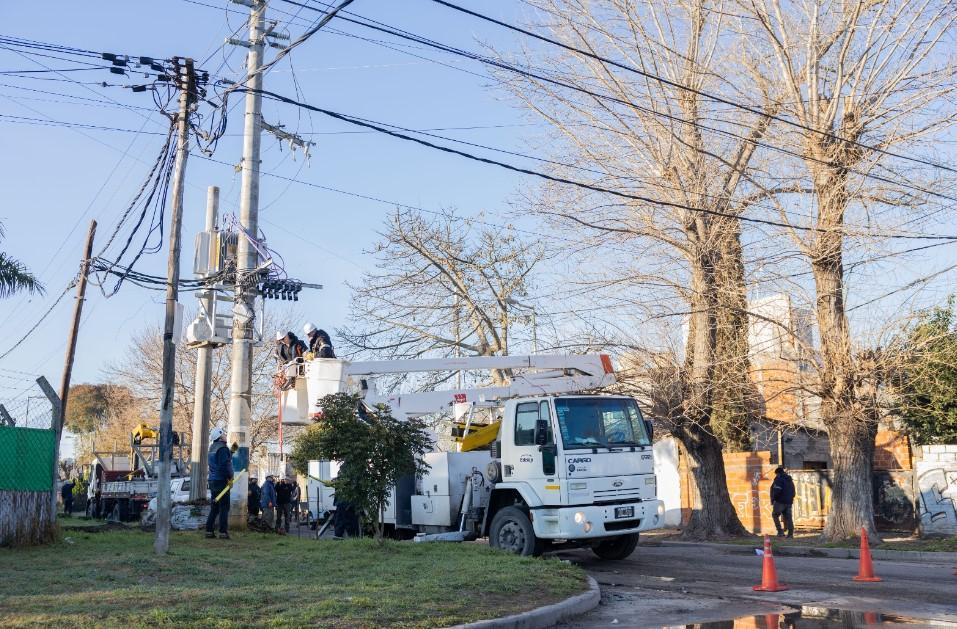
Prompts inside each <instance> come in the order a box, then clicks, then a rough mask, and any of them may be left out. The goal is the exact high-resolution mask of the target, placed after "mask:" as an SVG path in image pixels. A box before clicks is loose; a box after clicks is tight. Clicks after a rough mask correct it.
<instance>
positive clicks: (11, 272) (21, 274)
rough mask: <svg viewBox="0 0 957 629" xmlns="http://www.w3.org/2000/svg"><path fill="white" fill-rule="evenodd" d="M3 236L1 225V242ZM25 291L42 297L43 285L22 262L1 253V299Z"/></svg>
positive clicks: (1, 226)
mask: <svg viewBox="0 0 957 629" xmlns="http://www.w3.org/2000/svg"><path fill="white" fill-rule="evenodd" d="M3 236H4V230H3V224H0V240H2V239H3ZM24 290H25V291H27V292H28V293H31V294H34V295H37V294H39V295H42V294H43V284H41V283H40V280H38V279H37V278H36V276H34V275H33V274H32V273H30V271H29V270H27V267H25V266H24V265H23V263H22V262H19V261H18V260H14V259H13V258H11V257H10V256H8V255H7V254H5V253H3V252H2V251H0V299H4V298H6V297H10V296H11V295H13V294H15V293H19V292H20V291H24Z"/></svg>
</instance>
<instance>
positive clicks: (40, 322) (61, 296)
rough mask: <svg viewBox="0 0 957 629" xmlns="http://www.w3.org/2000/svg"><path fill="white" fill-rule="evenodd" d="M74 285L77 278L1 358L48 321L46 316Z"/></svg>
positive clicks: (0, 355)
mask: <svg viewBox="0 0 957 629" xmlns="http://www.w3.org/2000/svg"><path fill="white" fill-rule="evenodd" d="M74 286H76V278H74V279H73V280H71V281H70V283H69V284H67V286H66V288H64V289H63V292H62V293H60V295H59V296H58V297H57V298H56V300H55V301H54V302H53V304H52V305H51V306H50V307H49V308H47V310H46V312H44V313H43V314H42V315H41V316H40V318H39V319H38V320H37V322H36V323H34V324H33V326H32V327H31V328H30V329H29V330H27V332H26V334H24V335H23V336H21V337H20V339H19V340H18V341H17V342H16V343H14V344H13V345H12V346H11V347H10V349H8V350H7V351H5V352H4V353H2V354H0V360H3V359H4V358H6V357H7V356H9V355H10V353H11V352H13V350H15V349H17V348H18V347H20V345H22V344H23V343H24V341H26V340H27V339H28V338H30V335H31V334H33V333H34V332H35V331H36V329H37V328H39V327H40V324H42V323H43V322H44V321H46V318H47V317H49V316H50V314H51V313H52V312H53V311H54V310H55V309H56V307H57V306H58V305H60V302H61V301H63V298H64V297H65V296H66V294H67V293H68V292H70V290H71V289H72V288H73V287H74Z"/></svg>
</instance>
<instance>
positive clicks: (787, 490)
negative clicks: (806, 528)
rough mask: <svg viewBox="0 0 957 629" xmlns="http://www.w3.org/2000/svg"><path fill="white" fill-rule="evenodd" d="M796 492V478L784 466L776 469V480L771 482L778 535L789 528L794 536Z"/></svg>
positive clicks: (773, 513) (773, 512)
mask: <svg viewBox="0 0 957 629" xmlns="http://www.w3.org/2000/svg"><path fill="white" fill-rule="evenodd" d="M794 493H795V492H794V480H792V479H791V477H790V476H789V475H788V474H787V472H785V471H784V468H783V467H778V468H777V469H775V470H774V482H773V483H771V517H772V518H773V519H774V528H776V529H777V530H778V537H783V536H784V529H787V535H788V537H794V519H793V518H792V517H791V508H792V506H793V505H794ZM782 515H783V516H784V526H783V527H782V526H781V516H782Z"/></svg>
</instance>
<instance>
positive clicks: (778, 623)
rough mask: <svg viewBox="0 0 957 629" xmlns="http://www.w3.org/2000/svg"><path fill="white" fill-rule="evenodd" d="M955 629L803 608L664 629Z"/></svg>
mask: <svg viewBox="0 0 957 629" xmlns="http://www.w3.org/2000/svg"><path fill="white" fill-rule="evenodd" d="M890 625H907V626H909V627H957V623H954V622H947V621H942V620H934V619H932V618H910V617H906V616H898V615H896V614H884V613H881V612H855V611H848V610H845V609H828V608H825V607H802V608H801V609H800V611H798V610H795V611H793V612H788V613H785V614H764V615H760V616H742V617H740V618H735V619H734V620H723V621H719V622H705V623H700V624H694V625H672V626H671V627H667V628H665V629H819V628H820V629H824V628H828V629H830V628H832V627H833V628H838V627H840V628H841V629H857V628H858V627H889V626H890Z"/></svg>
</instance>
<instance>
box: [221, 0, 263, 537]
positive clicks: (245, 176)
mask: <svg viewBox="0 0 957 629" xmlns="http://www.w3.org/2000/svg"><path fill="white" fill-rule="evenodd" d="M234 1H235V2H238V3H239V4H244V5H246V6H249V7H250V12H249V41H247V42H243V43H242V44H243V45H245V46H246V47H248V49H249V52H248V53H247V55H246V75H247V81H246V88H247V91H246V115H245V118H244V124H243V161H242V186H241V189H240V194H241V196H240V200H239V223H240V225H242V226H243V228H244V229H245V230H246V234H248V237H246V236H245V235H243V234H240V236H239V243H238V247H237V255H236V257H237V261H236V262H237V264H236V295H235V301H234V303H233V353H232V364H231V373H230V381H229V391H230V393H229V430H228V431H227V432H228V434H229V440H228V443H229V446H230V448H235V450H234V454H233V469H234V471H235V473H236V474H239V473H240V472H241V471H243V470H246V469H248V468H249V424H250V418H251V415H252V409H251V403H252V363H253V343H254V342H255V339H254V338H253V337H254V335H253V330H254V328H255V326H254V319H255V312H256V311H255V300H256V286H257V277H256V268H257V267H258V266H259V255H258V252H257V251H256V248H255V247H253V246H252V243H251V242H250V241H249V238H257V237H258V235H259V145H260V139H261V137H260V134H261V131H262V96H261V95H260V94H259V90H261V89H262V74H263V73H262V72H260V71H259V68H260V66H261V65H262V60H263V44H264V41H265V33H264V32H263V30H264V25H265V17H266V4H265V3H264V2H260V1H258V0H234ZM246 489H247V488H246V484H245V483H236V484H234V485H233V488H232V491H231V492H230V497H229V502H230V505H229V519H230V525H231V526H235V527H238V528H243V527H245V526H246V512H247V508H246Z"/></svg>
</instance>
